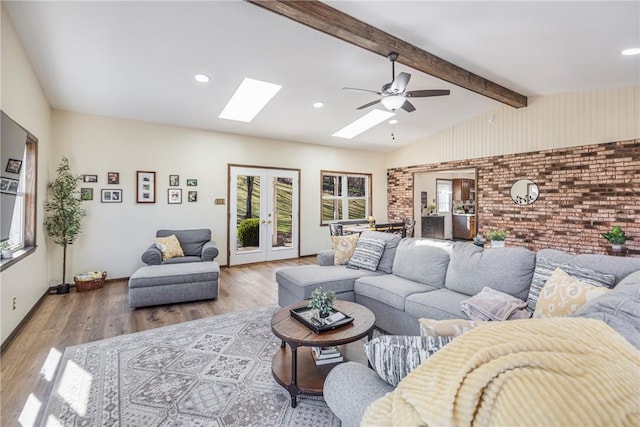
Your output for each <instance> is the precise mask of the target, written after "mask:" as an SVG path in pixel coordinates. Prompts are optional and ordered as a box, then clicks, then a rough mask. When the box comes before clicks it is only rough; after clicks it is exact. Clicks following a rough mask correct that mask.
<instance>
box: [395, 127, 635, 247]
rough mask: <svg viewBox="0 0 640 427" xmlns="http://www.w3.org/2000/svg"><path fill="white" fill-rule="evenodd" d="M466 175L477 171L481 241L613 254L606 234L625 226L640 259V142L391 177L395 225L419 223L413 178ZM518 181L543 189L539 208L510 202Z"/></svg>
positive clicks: (439, 166) (401, 171)
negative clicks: (463, 171)
mask: <svg viewBox="0 0 640 427" xmlns="http://www.w3.org/2000/svg"><path fill="white" fill-rule="evenodd" d="M468 167H475V168H476V170H477V178H478V179H477V189H478V193H477V198H478V200H477V221H478V232H479V233H480V234H483V235H484V234H486V232H487V231H490V230H492V229H495V228H503V229H505V230H507V231H508V232H509V237H508V238H507V245H509V246H525V247H527V248H529V249H531V250H534V251H538V250H540V249H543V248H555V249H561V250H565V251H569V252H574V253H607V248H608V247H609V244H608V242H607V241H606V240H605V239H604V238H603V237H602V236H600V233H603V232H606V231H609V230H610V229H611V227H612V226H613V225H620V226H622V228H623V229H624V230H625V232H626V234H627V236H629V237H631V238H632V239H633V240H629V241H627V243H626V246H627V248H628V250H629V255H631V256H634V257H640V139H636V140H630V141H620V142H612V143H607V144H598V145H585V146H580V147H572V148H566V149H554V150H545V151H537V152H532V153H521V154H511V155H506V156H496V157H485V158H479V159H471V160H465V161H453V162H444V163H435V164H426V165H418V166H410V167H402V168H393V169H388V170H387V199H388V211H387V215H388V218H389V220H396V219H402V218H411V217H413V174H414V173H416V172H433V171H437V170H449V169H460V168H468ZM519 179H531V180H532V181H534V182H535V183H536V184H538V187H539V189H540V196H539V198H538V200H537V201H536V202H535V203H533V204H531V205H525V206H523V205H517V204H515V203H514V202H513V201H512V200H511V197H510V190H511V185H512V184H513V183H514V182H516V181H517V180H519Z"/></svg>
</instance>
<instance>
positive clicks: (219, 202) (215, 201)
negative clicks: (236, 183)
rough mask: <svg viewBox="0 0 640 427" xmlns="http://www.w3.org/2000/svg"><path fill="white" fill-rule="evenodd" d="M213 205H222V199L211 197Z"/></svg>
mask: <svg viewBox="0 0 640 427" xmlns="http://www.w3.org/2000/svg"><path fill="white" fill-rule="evenodd" d="M213 204H214V205H224V199H213Z"/></svg>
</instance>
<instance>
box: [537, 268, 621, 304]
mask: <svg viewBox="0 0 640 427" xmlns="http://www.w3.org/2000/svg"><path fill="white" fill-rule="evenodd" d="M556 268H560V269H561V270H562V271H564V272H565V273H567V274H568V275H569V276H572V277H575V278H576V279H579V280H581V281H583V282H584V283H588V284H590V285H594V286H602V287H605V288H612V287H613V285H614V284H615V282H616V276H614V275H613V274H606V273H601V272H599V271H594V270H591V269H588V268H585V267H578V266H575V265H571V264H562V263H559V262H555V261H552V260H550V259H547V258H544V257H541V258H538V259H536V269H535V271H534V272H533V279H532V280H531V287H530V288H529V296H528V297H527V308H528V309H529V310H530V311H534V310H535V308H536V302H537V301H538V296H539V295H540V290H541V289H542V288H543V287H544V284H545V283H546V282H547V280H549V278H550V277H551V275H552V274H553V272H554V271H555V270H556Z"/></svg>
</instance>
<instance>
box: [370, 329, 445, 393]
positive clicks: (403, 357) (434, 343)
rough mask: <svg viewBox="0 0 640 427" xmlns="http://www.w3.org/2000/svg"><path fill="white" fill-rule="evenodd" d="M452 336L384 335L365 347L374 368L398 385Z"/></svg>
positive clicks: (390, 381) (382, 376) (390, 382)
mask: <svg viewBox="0 0 640 427" xmlns="http://www.w3.org/2000/svg"><path fill="white" fill-rule="evenodd" d="M452 340H453V337H418V336H398V335H383V336H381V337H378V338H375V339H373V340H371V341H369V342H368V343H366V344H365V345H364V347H365V352H366V353H367V358H368V359H369V363H371V366H372V367H373V369H375V371H376V372H377V373H378V375H379V376H380V378H382V379H383V380H384V381H386V382H387V383H389V384H391V385H392V386H394V387H395V386H397V385H398V383H399V382H400V381H401V380H402V379H403V378H404V377H405V376H407V374H409V372H411V371H413V370H414V369H415V368H416V367H417V366H418V365H420V364H421V363H422V362H424V361H425V360H427V359H428V358H429V357H430V356H431V355H433V354H434V353H435V352H436V351H438V350H440V349H441V348H442V347H444V346H445V345H446V344H448V343H450V342H451V341H452Z"/></svg>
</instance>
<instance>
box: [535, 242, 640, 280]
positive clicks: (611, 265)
mask: <svg viewBox="0 0 640 427" xmlns="http://www.w3.org/2000/svg"><path fill="white" fill-rule="evenodd" d="M538 257H542V258H547V259H550V260H552V261H555V262H559V263H563V264H571V265H575V266H577V267H586V268H593V269H596V270H598V271H599V272H601V273H606V274H613V275H614V276H616V281H615V283H618V282H620V281H621V280H622V279H624V278H625V277H627V276H628V275H629V274H631V273H633V272H634V271H638V270H640V258H632V257H619V256H610V255H599V254H578V255H575V254H570V253H567V252H563V251H559V250H557V249H541V250H540V251H539V252H538Z"/></svg>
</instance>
